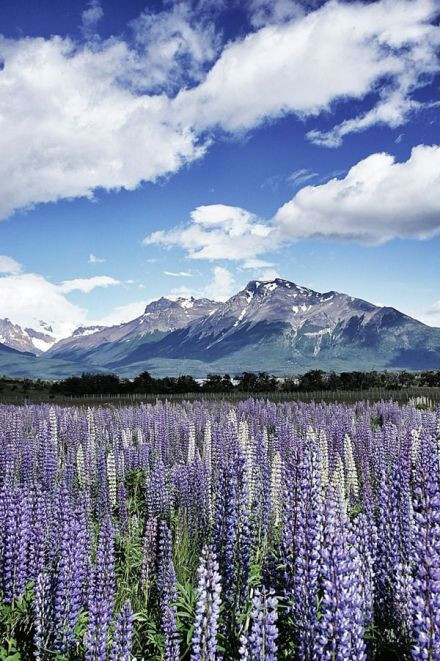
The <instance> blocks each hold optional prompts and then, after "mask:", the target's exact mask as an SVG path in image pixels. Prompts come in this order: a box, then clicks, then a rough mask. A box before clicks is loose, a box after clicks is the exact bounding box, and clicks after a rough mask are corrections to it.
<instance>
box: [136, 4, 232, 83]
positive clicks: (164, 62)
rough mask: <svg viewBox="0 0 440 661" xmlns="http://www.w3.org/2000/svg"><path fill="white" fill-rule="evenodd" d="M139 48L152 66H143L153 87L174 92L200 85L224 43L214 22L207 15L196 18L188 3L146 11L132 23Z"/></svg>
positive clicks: (144, 59)
mask: <svg viewBox="0 0 440 661" xmlns="http://www.w3.org/2000/svg"><path fill="white" fill-rule="evenodd" d="M131 27H132V29H133V31H134V36H135V44H136V48H137V49H139V50H140V51H141V53H142V60H143V62H144V63H148V67H147V66H145V64H144V65H143V66H139V67H137V72H138V73H139V72H142V78H143V79H145V76H148V85H149V87H154V86H157V87H159V88H160V89H162V90H163V89H166V90H167V91H169V92H170V93H173V91H177V90H178V89H179V87H182V86H185V85H188V84H189V83H194V82H198V81H199V80H200V79H201V78H202V77H203V74H204V70H205V66H206V64H207V63H209V62H211V61H212V60H213V59H214V57H215V56H216V55H217V51H218V49H219V47H220V41H219V38H218V36H217V35H216V33H215V29H214V23H213V22H212V21H210V20H206V19H205V17H204V14H203V13H199V14H198V16H197V17H196V15H195V13H194V12H192V11H191V7H190V5H189V4H188V3H186V2H177V3H174V4H170V6H169V7H168V8H165V9H164V10H163V11H161V12H152V11H148V10H145V11H144V12H143V13H142V14H141V15H140V16H139V17H138V18H136V19H135V20H134V21H132V22H131Z"/></svg>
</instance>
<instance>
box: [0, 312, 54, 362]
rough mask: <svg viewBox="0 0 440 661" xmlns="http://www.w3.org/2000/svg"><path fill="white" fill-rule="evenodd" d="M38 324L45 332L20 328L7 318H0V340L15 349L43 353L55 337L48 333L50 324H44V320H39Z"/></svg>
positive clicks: (50, 330) (37, 353)
mask: <svg viewBox="0 0 440 661" xmlns="http://www.w3.org/2000/svg"><path fill="white" fill-rule="evenodd" d="M40 325H41V327H42V328H44V330H45V332H43V331H39V330H35V329H34V328H22V327H21V326H20V325H19V324H14V323H13V322H12V321H11V320H10V319H7V318H6V319H0V342H1V343H2V344H4V345H5V346H7V347H10V348H11V349H16V350H17V351H27V352H30V353H34V354H35V355H39V354H41V353H44V352H45V351H47V350H48V349H49V348H50V347H51V346H52V345H53V344H54V342H55V338H54V336H53V335H51V334H50V333H51V332H52V329H51V328H50V326H47V325H44V322H40Z"/></svg>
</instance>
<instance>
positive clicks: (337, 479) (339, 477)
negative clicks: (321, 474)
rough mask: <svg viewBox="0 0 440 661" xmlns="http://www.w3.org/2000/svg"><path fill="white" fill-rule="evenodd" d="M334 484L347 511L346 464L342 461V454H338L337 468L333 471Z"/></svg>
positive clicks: (342, 505)
mask: <svg viewBox="0 0 440 661" xmlns="http://www.w3.org/2000/svg"><path fill="white" fill-rule="evenodd" d="M332 484H333V485H334V487H335V488H336V492H337V495H338V497H339V501H340V504H341V507H342V508H343V509H344V511H345V507H346V502H345V477H344V464H343V462H342V459H341V455H340V454H338V458H337V461H336V467H335V470H334V472H333V476H332Z"/></svg>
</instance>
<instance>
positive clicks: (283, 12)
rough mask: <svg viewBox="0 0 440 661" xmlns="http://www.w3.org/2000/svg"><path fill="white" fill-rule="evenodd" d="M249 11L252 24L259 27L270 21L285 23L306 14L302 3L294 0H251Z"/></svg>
mask: <svg viewBox="0 0 440 661" xmlns="http://www.w3.org/2000/svg"><path fill="white" fill-rule="evenodd" d="M248 11H249V18H250V22H251V25H253V26H254V27H257V28H259V27H262V26H264V25H268V24H269V23H284V22H285V21H289V20H291V19H292V18H298V17H299V16H302V15H303V14H304V9H303V8H302V7H301V5H300V3H299V2H295V1H294V0H250V2H249V3H248Z"/></svg>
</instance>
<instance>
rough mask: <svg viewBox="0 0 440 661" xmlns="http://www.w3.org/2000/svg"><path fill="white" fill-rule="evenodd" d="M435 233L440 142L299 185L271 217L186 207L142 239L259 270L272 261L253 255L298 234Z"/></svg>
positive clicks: (439, 230) (360, 238)
mask: <svg viewBox="0 0 440 661" xmlns="http://www.w3.org/2000/svg"><path fill="white" fill-rule="evenodd" d="M437 234H440V146H436V145H433V146H427V145H419V146H417V147H414V148H413V150H412V152H411V155H410V157H409V158H408V160H407V161H404V162H397V161H396V160H395V159H394V157H393V156H391V155H390V154H386V153H377V154H372V155H371V156H368V157H367V158H365V159H363V160H361V161H359V162H358V163H357V164H356V165H354V166H353V167H352V168H351V169H350V170H349V171H348V172H347V173H346V174H345V176H344V177H343V178H341V179H336V178H334V179H331V180H330V181H327V182H326V183H323V184H320V185H314V186H313V185H308V186H305V187H304V188H302V189H301V190H299V191H298V192H297V193H296V194H295V196H294V197H293V198H292V199H291V200H290V201H288V202H286V204H284V205H283V206H282V207H281V208H280V209H278V211H277V212H276V213H275V215H274V217H273V218H272V219H271V220H270V221H264V220H260V219H258V218H257V217H256V216H255V215H254V214H252V213H251V212H249V211H246V209H242V208H240V207H229V206H227V205H222V204H216V205H211V206H202V207H198V208H197V209H195V210H194V211H193V212H192V214H191V222H190V223H189V224H188V225H186V226H182V227H176V228H174V229H171V230H168V231H158V232H153V233H152V234H150V235H149V236H147V237H146V238H145V239H144V244H146V245H149V244H158V245H161V246H163V247H165V248H171V247H174V246H176V247H180V248H182V249H184V250H185V251H186V252H187V256H188V257H189V258H192V259H208V260H231V261H237V262H241V263H240V266H241V267H242V268H253V269H258V268H261V267H270V266H272V264H271V263H270V262H266V261H265V260H262V259H261V258H259V255H264V254H267V253H269V252H272V251H274V250H276V249H277V248H279V247H281V246H282V245H283V244H286V243H289V242H292V241H295V240H298V239H305V238H326V239H336V240H343V241H357V242H359V243H365V244H381V243H385V242H386V241H390V240H392V239H397V238H402V239H428V238H430V237H433V236H435V235H437Z"/></svg>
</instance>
